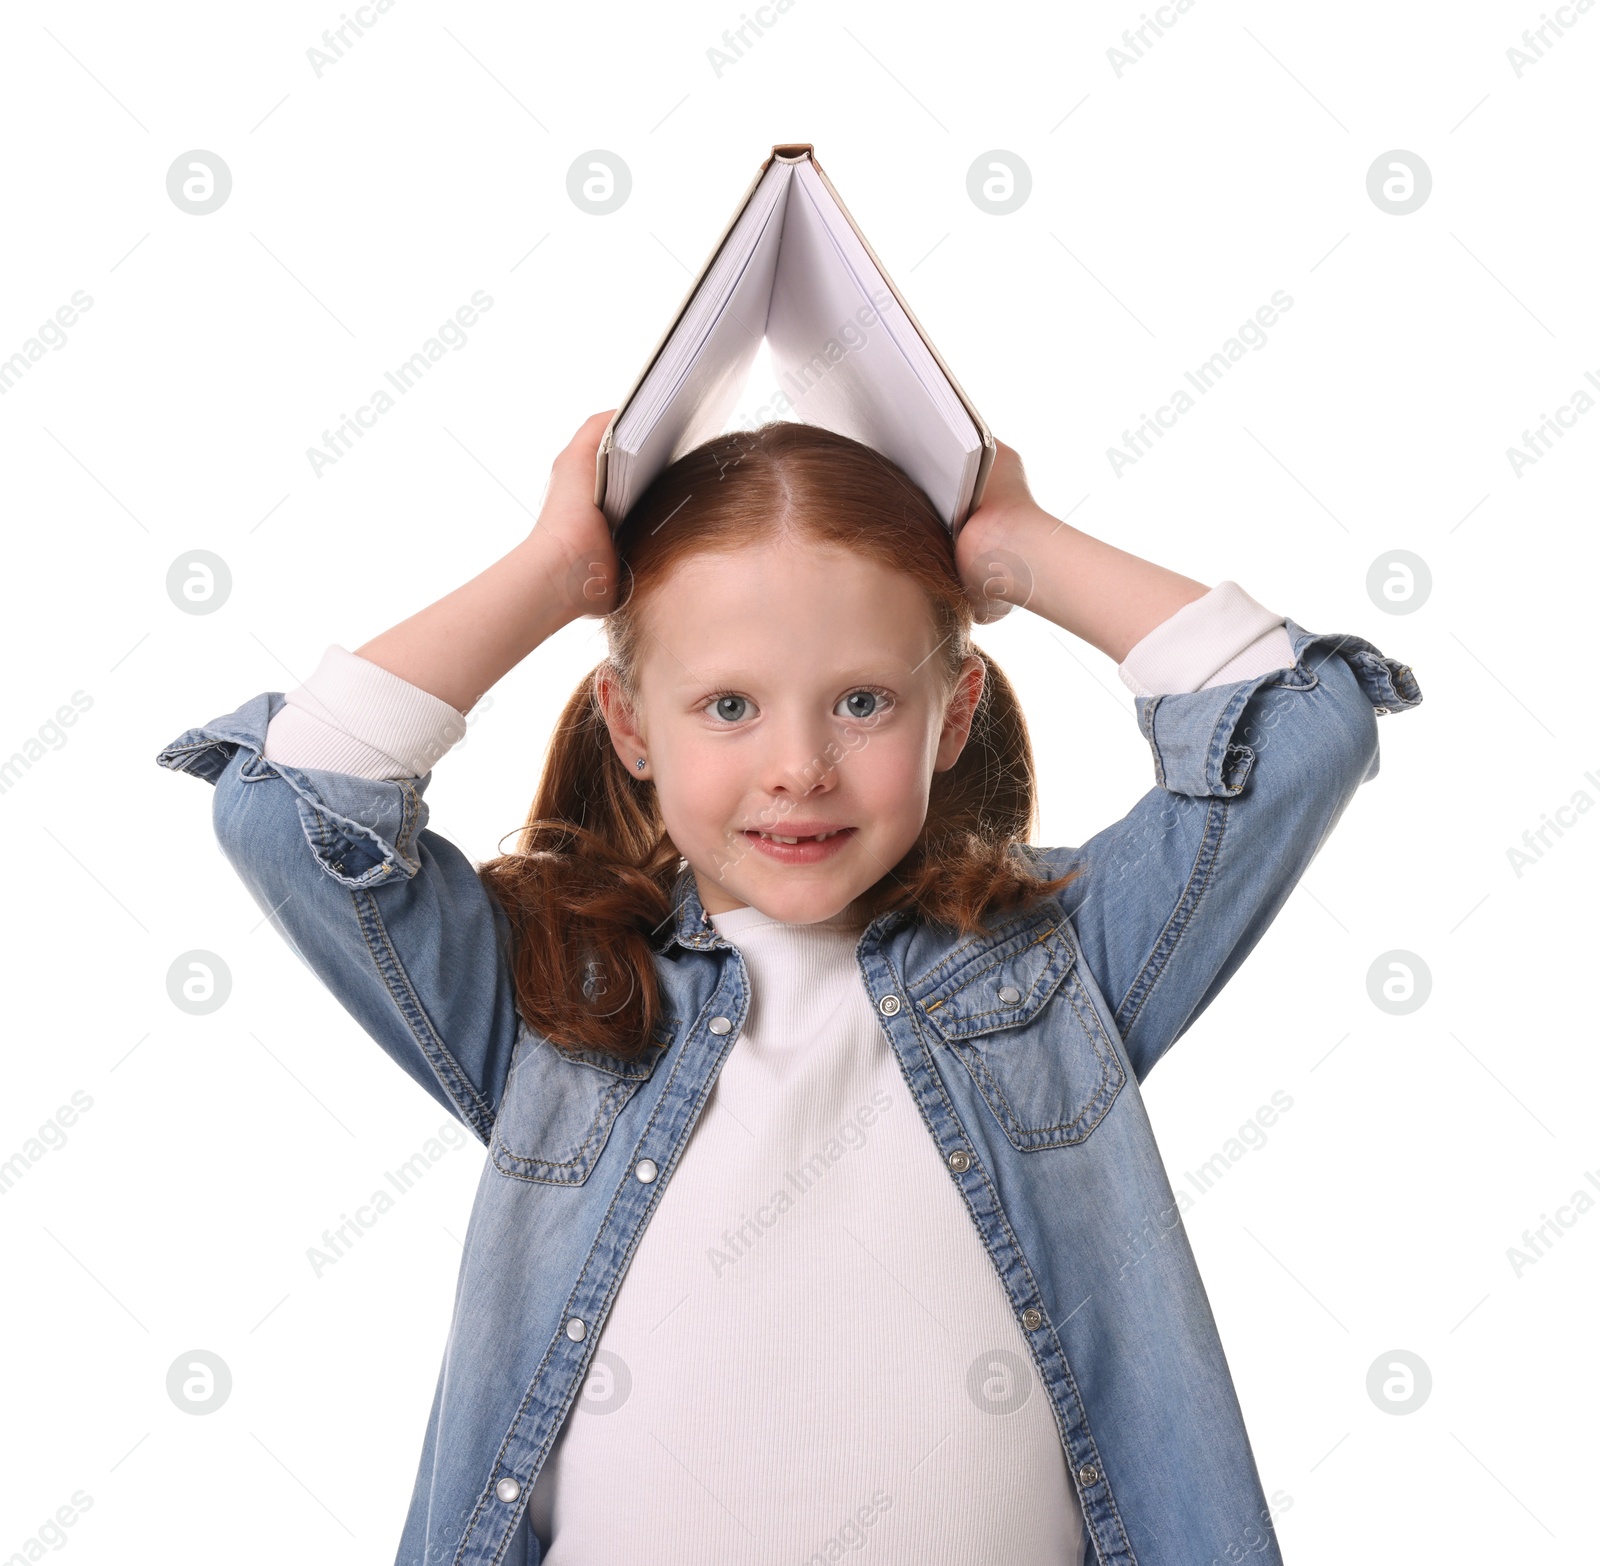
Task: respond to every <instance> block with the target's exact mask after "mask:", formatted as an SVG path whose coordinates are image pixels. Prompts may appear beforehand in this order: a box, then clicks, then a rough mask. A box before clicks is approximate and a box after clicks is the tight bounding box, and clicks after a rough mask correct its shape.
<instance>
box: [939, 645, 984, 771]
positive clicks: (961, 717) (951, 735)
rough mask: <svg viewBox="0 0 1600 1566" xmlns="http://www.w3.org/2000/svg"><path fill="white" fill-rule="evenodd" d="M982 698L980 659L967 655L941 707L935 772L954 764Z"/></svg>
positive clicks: (962, 747) (964, 743)
mask: <svg viewBox="0 0 1600 1566" xmlns="http://www.w3.org/2000/svg"><path fill="white" fill-rule="evenodd" d="M982 695H983V659H981V658H980V657H979V656H978V655H977V654H976V653H969V654H968V655H967V659H966V662H965V663H963V664H962V665H961V672H960V673H959V674H958V675H957V676H956V688H955V690H954V691H953V692H952V693H951V696H950V700H949V702H948V703H946V705H945V709H944V727H943V728H941V729H940V731H939V749H938V753H937V754H936V755H935V756H934V758H933V770H934V771H935V772H943V771H945V770H946V769H947V768H950V767H953V766H954V765H955V764H956V761H957V759H958V758H959V757H960V755H961V752H962V750H963V749H964V748H965V747H966V743H967V737H968V736H969V735H970V734H971V733H972V719H973V716H974V714H976V712H977V710H978V702H979V699H980V698H981V697H982Z"/></svg>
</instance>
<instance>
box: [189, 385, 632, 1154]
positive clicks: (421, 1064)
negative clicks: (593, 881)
mask: <svg viewBox="0 0 1600 1566" xmlns="http://www.w3.org/2000/svg"><path fill="white" fill-rule="evenodd" d="M607 417H608V416H607V415H604V414H597V415H596V416H595V417H594V418H593V419H590V420H589V421H588V422H587V423H586V424H585V425H584V426H583V428H582V429H580V430H579V432H578V434H577V436H576V437H574V439H573V440H572V442H571V443H569V445H568V446H567V447H566V449H565V450H564V451H563V452H562V453H561V455H560V456H559V457H557V459H556V462H555V465H554V467H553V469H552V473H551V481H550V486H549V489H548V490H547V493H546V499H545V505H544V508H543V510H542V512H541V514H540V518H539V522H538V524H537V525H536V526H535V528H534V529H533V532H532V533H531V534H530V536H529V537H528V538H527V539H525V540H524V541H523V542H522V543H521V544H519V545H518V546H517V547H516V548H515V549H513V550H512V551H511V552H510V553H509V554H508V555H506V556H505V557H504V558H503V559H501V560H499V561H498V562H496V563H495V564H494V565H492V566H490V567H489V569H488V570H487V571H484V572H482V573H481V574H480V575H478V576H476V577H474V578H473V580H472V581H470V582H468V583H467V584H466V585H465V586H464V587H461V588H458V589H457V590H456V591H455V592H453V593H451V594H449V595H448V596H446V597H445V598H442V599H441V600H439V602H438V603H436V604H434V605H432V606H431V607H430V608H428V609H424V610H423V611H421V613H419V614H415V615H412V616H411V617H410V618H409V619H407V620H404V621H402V622H401V623H400V624H399V625H397V626H395V627H394V629H393V630H391V631H386V632H385V633H384V634H383V635H382V636H379V637H375V638H374V639H373V640H372V641H371V642H368V643H367V644H366V645H365V646H363V647H362V648H361V649H360V652H359V654H352V653H350V652H346V651H345V650H344V649H343V648H340V647H337V646H335V647H330V648H329V649H328V652H327V654H326V655H325V656H324V658H323V661H322V664H321V665H320V666H319V668H318V669H317V671H316V673H314V674H313V675H312V676H311V678H310V679H309V680H307V681H306V683H305V684H304V685H302V686H300V687H298V688H297V689H296V690H294V691H291V692H290V693H289V694H288V695H287V696H283V695H280V694H279V693H277V692H275V691H267V692H264V693H262V694H261V695H259V696H256V697H254V698H253V699H251V700H250V701H248V702H246V703H245V704H244V705H243V706H242V707H240V708H239V709H238V710H237V711H235V712H232V713H228V714H227V715H225V716H223V717H220V718H214V719H212V720H211V722H210V723H207V724H205V725H203V726H202V727H200V728H196V729H191V730H189V731H188V732H187V733H185V734H182V735H180V736H178V738H177V739H175V740H174V741H173V742H172V743H171V744H170V745H168V746H167V748H166V749H165V750H164V751H162V753H161V755H160V756H159V757H158V760H159V761H160V763H161V765H162V766H165V767H168V768H171V769H172V770H174V771H180V772H188V773H190V774H192V775H194V776H196V777H199V778H201V779H202V780H203V781H205V782H208V783H211V784H213V785H214V786H215V794H214V796H213V812H212V819H213V822H214V825H215V829H216V835H217V840H218V842H219V844H220V845H221V848H222V851H223V853H224V855H225V856H226V857H227V859H228V860H229V862H230V863H231V864H232V865H233V867H234V869H235V870H236V871H237V873H238V875H239V877H240V879H241V880H242V881H243V882H244V884H245V886H246V887H247V888H248V889H249V891H250V893H251V895H252V896H253V897H254V899H255V901H256V903H257V905H258V906H259V907H260V908H261V910H262V912H263V914H264V915H265V916H266V917H267V918H269V919H270V920H271V922H272V924H273V926H274V927H275V928H276V929H277V930H278V932H279V934H280V935H282V936H283V937H284V939H285V940H286V941H287V942H288V943H289V945H290V947H291V949H292V950H293V951H294V952H295V954H296V955H297V956H299V957H300V958H301V960H302V961H303V962H305V964H306V965H307V966H308V967H309V968H310V969H311V970H312V971H313V972H314V973H315V974H316V975H317V977H318V978H319V979H321V980H322V982H323V983H324V984H325V985H326V986H327V988H328V989H329V990H330V991H331V992H332V993H333V995H334V996H335V998H336V999H337V1000H338V1001H339V1002H340V1004H341V1005H342V1006H343V1007H344V1008H345V1010H346V1011H348V1012H349V1013H350V1015H351V1016H352V1017H354V1018H355V1019H356V1021H357V1022H359V1023H360V1025H361V1026H362V1028H363V1029H364V1030H365V1031H366V1032H367V1033H368V1034H369V1035H370V1036H371V1037H372V1038H373V1039H374V1040H375V1041H376V1042H377V1043H378V1044H379V1045H380V1046H381V1047H382V1048H383V1049H384V1051H385V1052H386V1053H387V1054H388V1055H389V1056H390V1057H391V1058H392V1059H393V1060H394V1061H395V1062H396V1064H398V1065H399V1066H400V1067H401V1069H402V1070H404V1071H405V1072H406V1073H407V1074H408V1075H409V1076H411V1078H412V1079H413V1080H414V1081H416V1082H417V1083H418V1084H419V1085H420V1086H421V1087H423V1088H424V1089H425V1090H426V1091H427V1092H429V1093H430V1094H432V1095H433V1097H434V1098H435V1099H436V1100H437V1101H438V1102H439V1103H441V1104H443V1105H444V1106H445V1107H446V1108H448V1109H449V1110H450V1111H451V1113H453V1114H454V1115H455V1116H456V1117H457V1118H458V1119H459V1120H461V1121H462V1123H463V1124H464V1125H466V1126H467V1127H468V1128H469V1129H470V1130H471V1131H472V1132H473V1133H474V1134H475V1135H476V1136H477V1137H478V1138H479V1139H480V1140H481V1141H483V1142H485V1143H488V1142H489V1140H490V1138H491V1136H492V1134H493V1128H494V1123H495V1119H496V1117H497V1115H498V1112H499V1106H500V1101H501V1097H502V1094H503V1091H504V1087H505V1083H506V1080H507V1077H508V1074H509V1071H510V1069H511V1064H512V1061H513V1059H514V1058H515V1054H516V1051H517V1048H518V1044H519V1039H523V1038H524V1037H525V1033H524V1030H523V1029H522V1026H521V1019H520V1017H519V1014H518V1011H517V1005H516V994H515V985H514V983H513V980H512V974H511V967H510V929H509V926H508V922H507V920H506V916H505V914H504V912H503V911H502V910H501V908H500V907H499V906H498V905H497V904H496V903H495V902H494V900H493V899H492V898H491V897H490V896H489V894H488V892H487V891H486V889H485V888H484V886H483V884H482V882H481V881H480V880H479V877H478V875H477V872H476V870H475V869H474V867H473V865H472V864H471V863H470V862H469V861H468V860H467V858H466V857H465V855H463V854H462V853H461V851H460V850H459V849H457V848H456V847H455V846H454V844H452V843H450V842H449V841H448V840H447V839H446V838H443V837H441V836H439V835H438V834H437V833H435V832H432V831H429V830H427V822H428V806H427V802H426V800H425V799H424V797H423V795H424V791H425V789H426V787H427V783H428V777H427V776H426V774H427V773H428V772H429V770H430V768H431V766H432V763H433V761H434V760H435V759H437V757H438V756H440V755H442V754H443V753H444V752H445V751H446V750H448V749H449V746H450V744H451V743H453V741H454V740H455V739H457V738H459V737H460V732H461V731H462V730H463V729H464V727H465V724H464V722H463V719H462V716H461V714H462V712H463V711H465V710H466V709H468V708H470V707H471V706H472V705H473V703H474V702H475V701H476V700H477V699H478V698H479V697H480V696H481V695H482V694H483V692H484V691H486V690H487V689H488V688H489V687H490V686H491V685H493V684H494V682H495V681H496V680H498V679H499V678H500V677H501V676H502V675H503V674H505V673H506V672H507V670H509V669H510V668H511V667H512V666H513V665H514V664H515V663H517V662H518V661H519V660H520V659H521V658H523V657H525V656H527V654H528V653H529V652H530V651H531V650H532V649H533V648H534V647H536V646H538V644H539V643H540V642H541V641H543V640H544V639H545V637H546V636H548V635H550V634H551V632H552V631H554V630H555V629H557V628H558V627H559V626H561V625H563V624H565V623H566V622H567V621H568V620H571V619H574V618H576V617H577V616H579V615H581V614H584V613H599V612H603V611H604V610H605V609H606V608H607V607H608V605H609V601H610V595H611V593H612V592H614V590H615V588H614V584H615V579H616V562H615V553H614V551H613V550H612V548H611V540H610V532H609V529H607V528H606V526H605V522H604V519H603V518H602V517H601V516H600V513H599V512H598V511H596V510H595V508H594V506H593V484H594V455H595V447H596V446H597V444H598V442H599V439H600V435H601V432H602V431H603V430H604V428H605V423H606V419H607Z"/></svg>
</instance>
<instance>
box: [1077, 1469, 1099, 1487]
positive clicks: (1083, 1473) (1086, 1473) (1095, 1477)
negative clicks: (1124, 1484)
mask: <svg viewBox="0 0 1600 1566" xmlns="http://www.w3.org/2000/svg"><path fill="white" fill-rule="evenodd" d="M1078 1483H1079V1484H1081V1485H1082V1486H1083V1487H1084V1488H1085V1489H1088V1487H1089V1486H1090V1485H1092V1484H1099V1483H1100V1470H1099V1469H1098V1468H1096V1467H1095V1466H1094V1464H1093V1463H1085V1464H1084V1465H1083V1467H1082V1468H1080V1469H1079V1470H1078Z"/></svg>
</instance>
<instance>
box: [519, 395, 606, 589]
mask: <svg viewBox="0 0 1600 1566" xmlns="http://www.w3.org/2000/svg"><path fill="white" fill-rule="evenodd" d="M615 412H616V409H614V408H612V409H608V410H607V411H606V412H604V413H595V414H591V415H590V417H589V418H587V419H585V420H584V422H583V424H582V425H581V426H580V427H579V429H578V433H577V434H576V435H574V436H573V437H572V439H571V440H570V441H568V442H567V444H566V446H565V447H563V449H562V450H561V451H560V452H559V453H558V454H557V456H556V460H555V461H554V462H553V463H552V464H551V466H550V477H549V480H548V481H547V482H546V484H545V491H544V500H543V501H542V502H541V504H540V507H539V520H538V521H537V522H536V523H535V524H534V527H533V532H532V534H531V535H530V538H531V540H532V541H534V542H536V543H544V544H548V545H550V546H551V547H552V548H553V549H554V550H555V551H556V552H557V553H558V554H559V555H560V556H561V557H562V558H563V559H564V560H565V572H566V577H565V582H564V585H563V590H562V598H563V601H564V602H565V604H566V605H567V607H568V608H569V610H570V612H571V613H572V614H573V615H574V616H575V617H581V616H584V615H603V614H608V613H609V612H610V611H611V610H612V609H613V608H615V607H616V598H617V580H618V577H619V576H620V574H621V573H620V568H619V566H618V562H617V551H616V547H615V546H614V544H613V543H612V541H611V526H610V524H609V523H608V522H607V521H606V519H605V513H604V512H602V511H601V510H600V508H599V507H598V506H596V505H595V503H594V464H595V454H596V453H597V452H598V451H599V449H600V437H601V436H602V435H604V434H605V430H606V425H607V424H609V423H610V422H611V415H612V414H613V413H615Z"/></svg>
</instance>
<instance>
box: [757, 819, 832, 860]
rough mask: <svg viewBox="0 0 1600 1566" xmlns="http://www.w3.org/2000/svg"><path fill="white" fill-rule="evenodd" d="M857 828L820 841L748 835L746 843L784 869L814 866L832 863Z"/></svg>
mask: <svg viewBox="0 0 1600 1566" xmlns="http://www.w3.org/2000/svg"><path fill="white" fill-rule="evenodd" d="M855 830H856V829H855V828H854V827H836V828H835V829H834V830H833V831H831V832H827V833H824V834H822V835H821V836H819V837H800V838H796V837H792V836H788V835H786V834H784V833H782V832H754V831H746V832H745V833H744V837H745V840H746V841H747V842H748V843H749V844H750V845H751V847H752V848H755V849H757V850H759V851H760V852H761V853H763V854H765V855H766V856H767V857H768V858H769V859H776V860H777V861H778V863H779V864H785V865H814V864H819V863H820V862H821V861H822V860H824V859H831V858H832V857H833V855H835V854H836V853H838V852H839V851H840V849H842V848H843V847H844V846H845V844H846V843H848V842H849V841H850V839H851V838H852V837H853V836H854V835H855Z"/></svg>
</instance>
